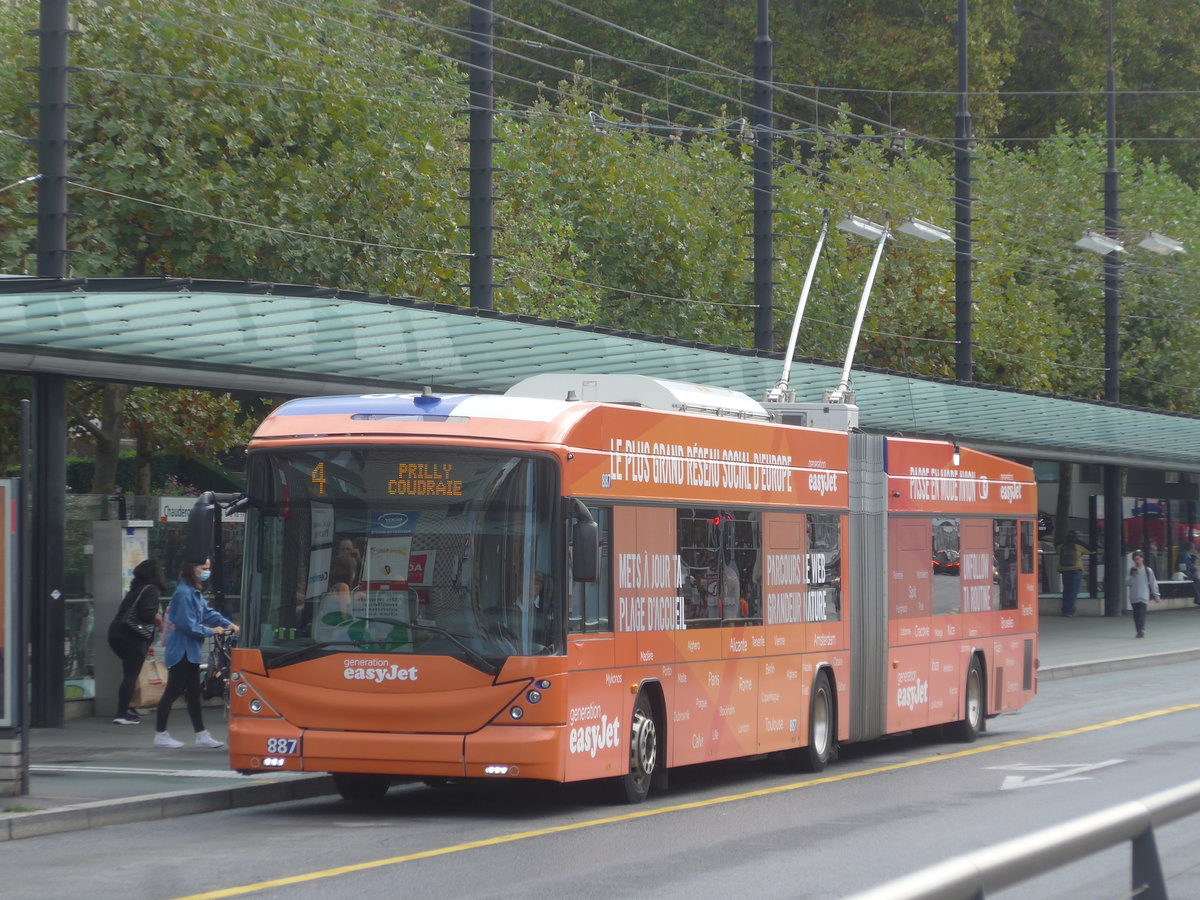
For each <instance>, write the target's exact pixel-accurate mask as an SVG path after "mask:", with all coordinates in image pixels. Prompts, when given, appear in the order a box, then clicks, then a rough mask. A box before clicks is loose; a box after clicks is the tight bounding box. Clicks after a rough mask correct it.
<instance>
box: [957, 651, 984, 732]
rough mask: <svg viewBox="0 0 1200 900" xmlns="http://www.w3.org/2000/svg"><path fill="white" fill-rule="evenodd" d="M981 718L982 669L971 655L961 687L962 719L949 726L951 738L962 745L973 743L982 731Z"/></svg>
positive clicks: (977, 660) (976, 659)
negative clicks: (965, 677) (965, 678)
mask: <svg viewBox="0 0 1200 900" xmlns="http://www.w3.org/2000/svg"><path fill="white" fill-rule="evenodd" d="M983 716H984V712H983V667H982V666H981V665H979V657H978V656H974V655H972V656H971V664H970V665H969V666H967V680H966V682H965V683H964V685H963V717H962V718H961V719H959V720H958V721H957V722H955V723H954V724H953V725H952V726H951V729H950V734H951V737H953V739H954V740H956V741H962V742H963V743H964V744H970V743H973V742H974V740H975V738H977V737H979V733H980V732H981V731H983Z"/></svg>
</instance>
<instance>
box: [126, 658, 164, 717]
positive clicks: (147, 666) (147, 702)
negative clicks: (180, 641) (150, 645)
mask: <svg viewBox="0 0 1200 900" xmlns="http://www.w3.org/2000/svg"><path fill="white" fill-rule="evenodd" d="M166 687H167V667H166V665H165V664H164V663H163V661H162V660H161V659H158V658H157V657H153V656H150V657H147V658H146V661H145V662H144V663H142V671H140V672H139V673H138V680H137V687H135V688H134V689H133V701H132V702H131V703H130V705H131V706H132V707H133V708H134V709H146V708H148V707H152V706H158V701H159V700H161V699H162V695H163V691H164V690H166Z"/></svg>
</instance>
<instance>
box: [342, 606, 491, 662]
mask: <svg viewBox="0 0 1200 900" xmlns="http://www.w3.org/2000/svg"><path fill="white" fill-rule="evenodd" d="M356 618H357V617H356ZM358 621H360V622H380V623H382V624H384V625H392V626H396V627H400V628H411V629H412V630H413V631H428V632H429V633H430V634H440V635H441V636H442V637H444V638H447V639H449V640H450V642H451V643H452V644H454V645H455V646H456V647H459V648H460V649H461V650H462V652H463V653H465V654H467V657H468V658H469V659H470V660H471V661H472V662H473V663H475V666H476V667H477V668H480V669H482V670H483V671H484V672H486V673H487V674H488V675H495V674H497V673H498V672H499V671H500V669H499V667H498V666H497V665H496V664H495V663H493V662H491V661H490V660H488V658H487V657H485V656H483V655H481V654H480V653H479V651H478V650H475V649H474V648H473V647H471V645H470V644H467V643H466V642H464V641H463V640H462V639H461V638H459V637H458V635H456V634H455V633H454V632H453V631H447V630H446V629H445V628H442V627H441V626H439V625H425V624H420V623H417V622H401V621H400V620H399V619H381V618H374V617H371V618H358ZM376 643H378V642H376Z"/></svg>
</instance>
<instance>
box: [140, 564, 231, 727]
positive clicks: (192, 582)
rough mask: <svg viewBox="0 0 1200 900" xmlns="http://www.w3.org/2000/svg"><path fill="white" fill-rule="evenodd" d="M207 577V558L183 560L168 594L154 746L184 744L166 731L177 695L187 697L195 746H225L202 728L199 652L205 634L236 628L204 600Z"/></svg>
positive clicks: (206, 635) (221, 632)
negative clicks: (164, 667)
mask: <svg viewBox="0 0 1200 900" xmlns="http://www.w3.org/2000/svg"><path fill="white" fill-rule="evenodd" d="M208 576H209V563H208V560H205V561H204V562H202V563H196V562H185V563H184V564H183V568H182V569H181V570H180V572H179V584H178V586H177V587H176V588H175V593H174V595H173V596H172V597H171V606H170V608H169V609H168V610H167V625H168V627H167V658H166V663H167V686H166V688H165V689H164V691H163V696H162V700H160V701H159V704H158V710H157V713H156V715H155V725H154V746H155V747H171V748H177V747H182V746H183V741H177V740H175V738H173V737H171V735H169V734H167V718H168V717H169V716H170V715H171V705H172V704H173V703H174V702H175V701H176V700H177V699H178V698H179V695H180V694H183V696H184V697H185V698H186V699H187V711H188V716H189V717H190V718H191V720H192V729H193V730H194V731H195V732H196V746H197V747H212V748H217V747H223V746H225V745H224V744H222V743H221V742H220V741H218V740H217V739H216V738H214V737H213V736H212V735H211V734H209V733H208V731H207V729H205V727H204V715H203V713H202V711H201V709H200V654H201V652H202V651H203V649H204V639H205V638H206V637H208V636H209V635H211V634H224V633H225V632H226V631H232V632H233V633H234V634H237V632H238V627H237V626H236V625H234V624H233V622H231V621H229V619H227V618H225V617H224V616H223V615H221V614H220V613H219V612H217V611H216V610H215V609H213V608H212V607H210V606H209V605H208V604H207V603H205V602H204V596H203V594H201V593H200V589H201V587H202V586H203V585H204V582H206V581H208Z"/></svg>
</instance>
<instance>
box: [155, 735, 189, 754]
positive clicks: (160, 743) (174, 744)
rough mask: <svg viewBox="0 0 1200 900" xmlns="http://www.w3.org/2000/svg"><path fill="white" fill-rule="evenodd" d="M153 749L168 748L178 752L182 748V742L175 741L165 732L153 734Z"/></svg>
mask: <svg viewBox="0 0 1200 900" xmlns="http://www.w3.org/2000/svg"><path fill="white" fill-rule="evenodd" d="M154 746H155V747H170V748H171V749H172V750H178V749H179V748H180V747H182V746H183V741H177V740H175V738H173V737H171V736H170V735H169V734H167V733H166V732H165V731H156V732H154Z"/></svg>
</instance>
